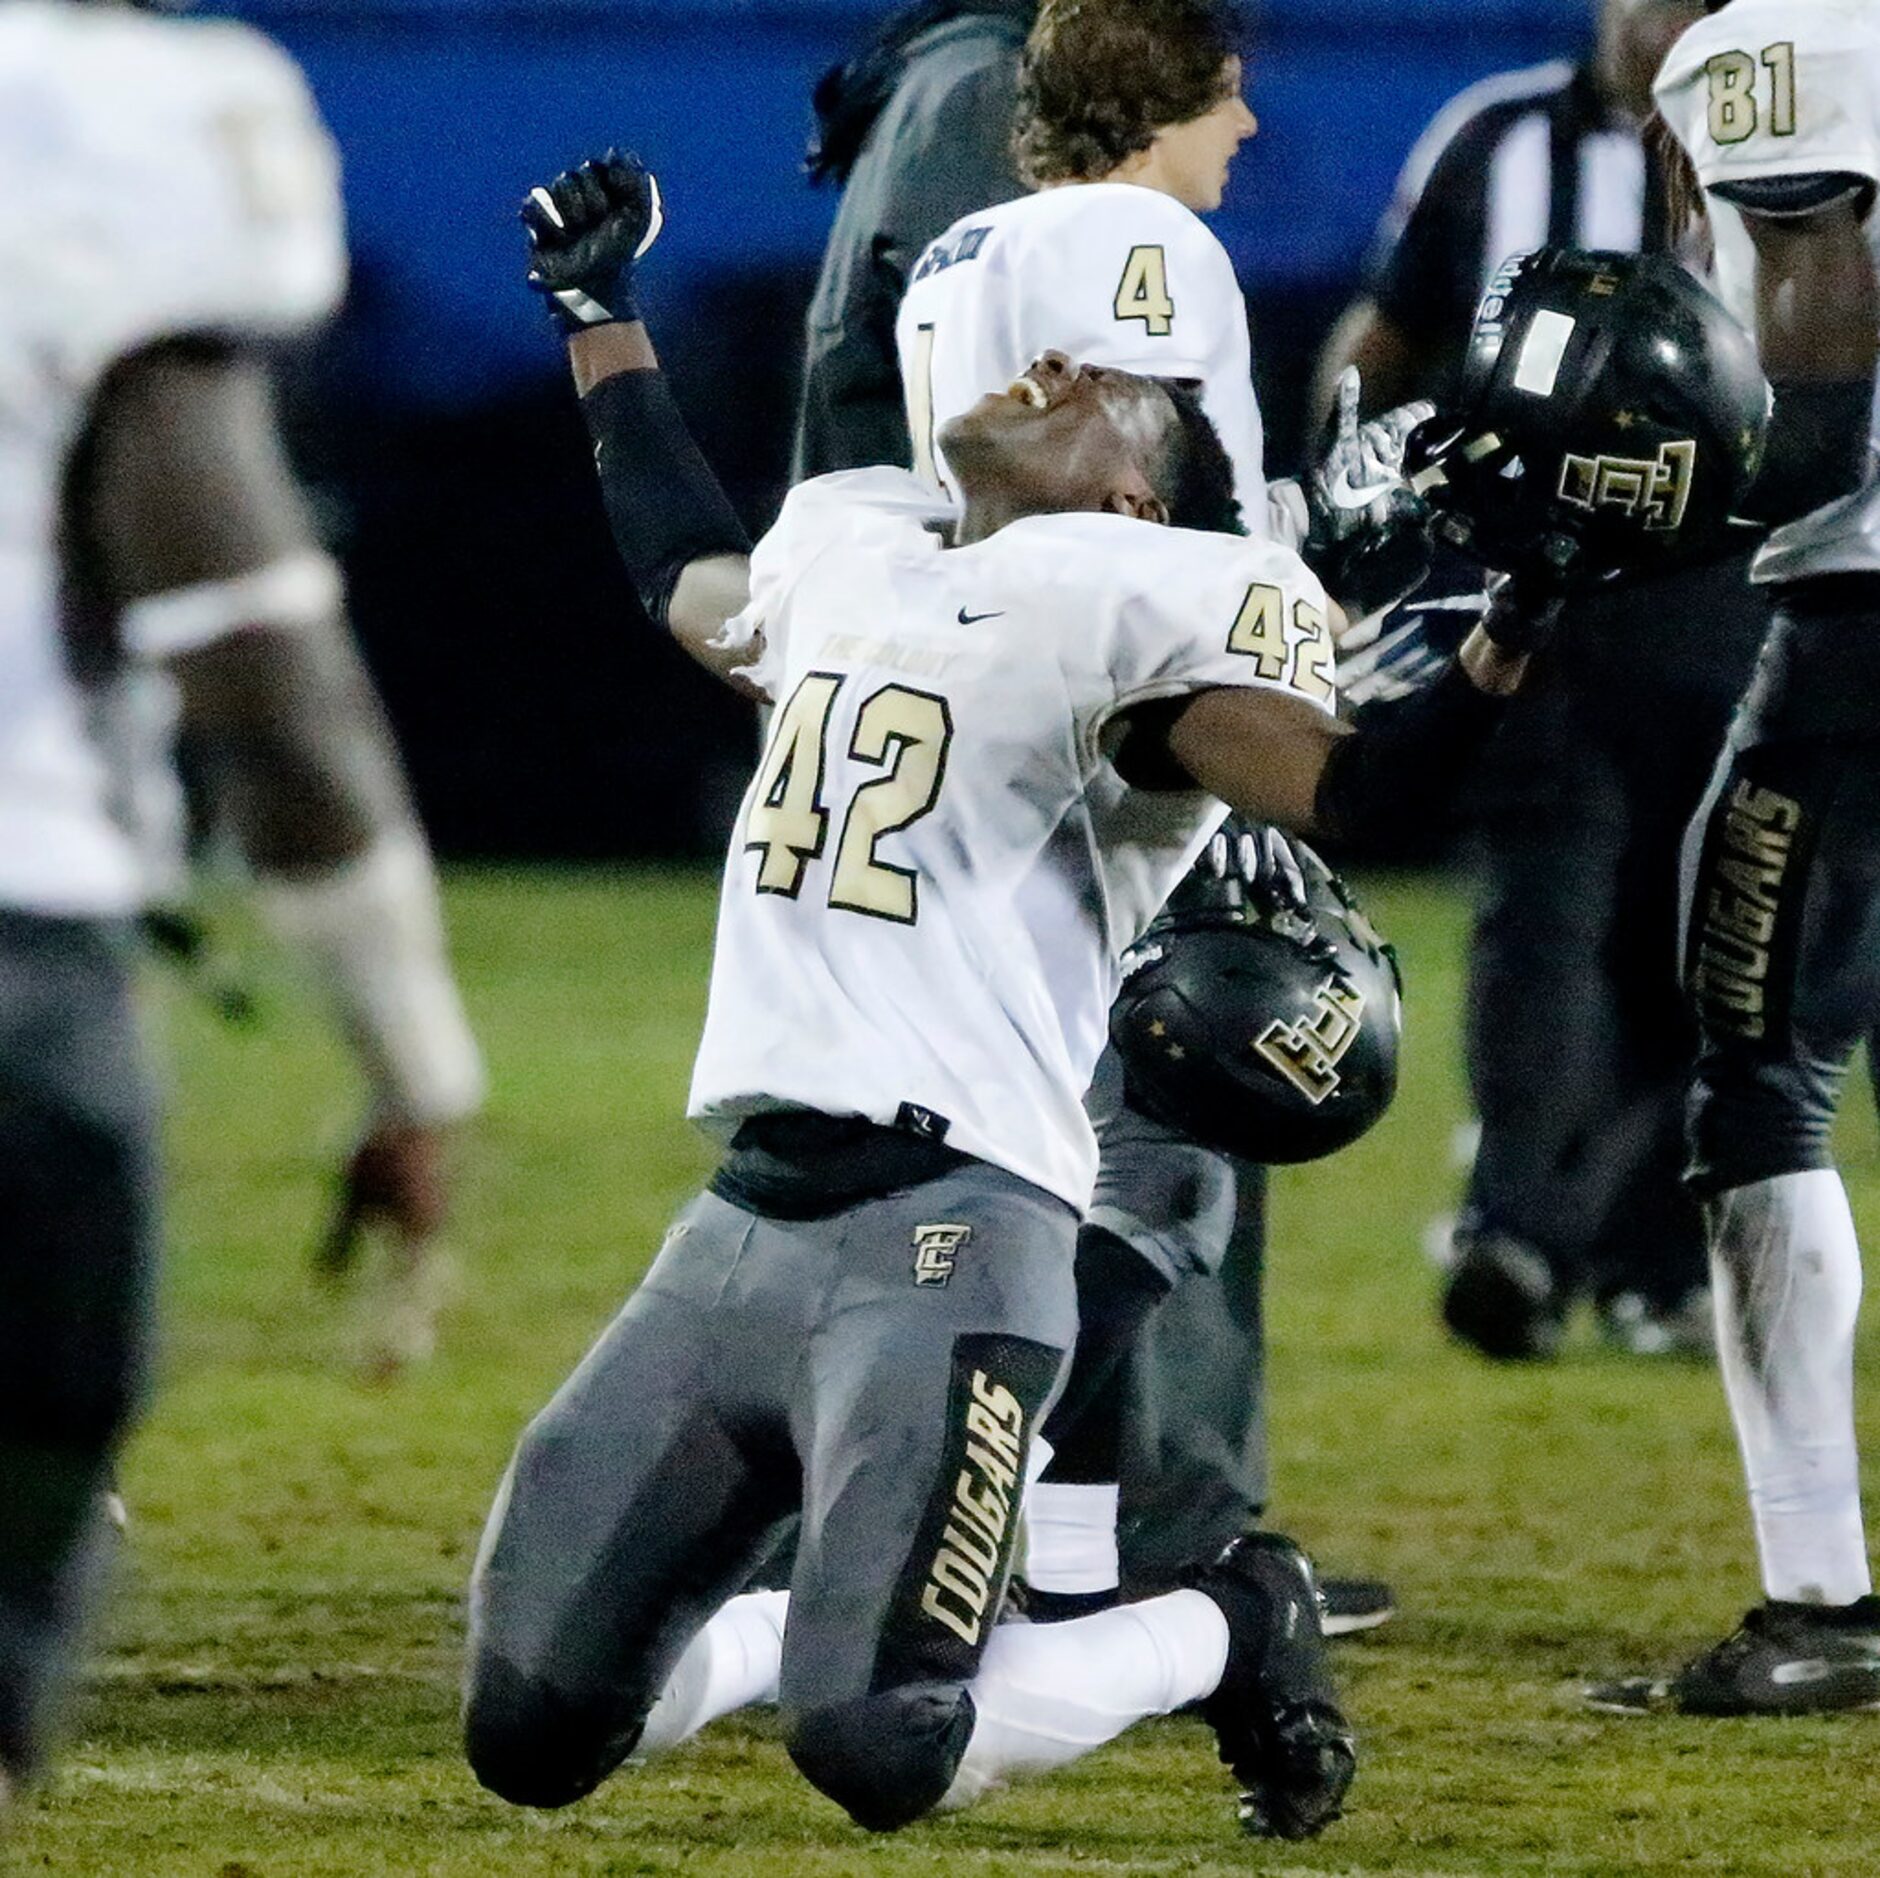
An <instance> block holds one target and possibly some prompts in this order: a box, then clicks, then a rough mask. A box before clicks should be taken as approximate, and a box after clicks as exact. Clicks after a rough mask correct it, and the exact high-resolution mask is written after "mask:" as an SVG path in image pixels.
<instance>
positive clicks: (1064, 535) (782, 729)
mask: <svg viewBox="0 0 1880 1878" xmlns="http://www.w3.org/2000/svg"><path fill="white" fill-rule="evenodd" d="M951 519H952V517H951V515H950V513H948V512H947V511H945V510H944V509H941V508H940V507H939V506H938V504H937V502H936V499H935V497H934V496H933V495H932V493H931V492H930V491H928V490H927V489H926V488H925V487H924V486H923V485H922V484H921V483H920V481H919V480H918V479H917V478H916V477H914V476H912V475H910V474H908V473H906V472H903V471H898V470H858V471H850V472H846V473H843V474H839V475H835V476H824V477H819V478H816V479H815V480H813V481H811V482H807V483H804V484H801V485H800V486H799V487H798V488H796V489H795V490H793V491H792V492H791V494H790V496H789V498H788V500H787V501H786V502H785V504H784V508H783V512H782V514H781V515H780V516H779V517H778V520H777V523H776V526H775V527H774V528H772V529H771V531H770V532H769V533H768V534H767V535H766V536H765V537H764V539H763V540H762V541H761V542H759V543H758V546H757V549H756V551H755V553H754V555H753V557H752V563H751V603H750V606H749V607H748V608H747V610H746V612H745V613H744V614H743V615H741V616H740V619H739V620H738V621H735V622H733V627H732V632H733V634H734V636H735V635H739V634H743V635H748V636H750V637H752V638H755V636H756V635H757V634H759V633H761V635H762V641H763V650H762V653H761V656H760V658H759V662H758V663H757V665H756V666H755V667H754V675H755V677H756V680H757V683H758V685H759V687H760V688H761V689H762V690H763V691H765V692H766V694H767V695H768V696H769V697H770V698H771V699H772V700H773V701H774V703H775V705H776V707H777V708H776V711H775V714H774V716H773V718H772V722H771V728H770V735H769V739H768V742H767V744H766V747H765V750H764V753H763V757H762V759H761V761H760V762H759V765H758V770H757V774H756V776H755V778H754V779H753V781H752V784H751V787H750V789H749V791H748V792H747V794H746V796H745V799H744V805H743V808H742V810H741V812H740V815H739V818H738V823H737V827H736V829H735V831H734V833H733V836H732V842H731V852H730V856H729V858H728V861H727V864H726V868H725V878H724V888H723V897H722V900H721V904H720V909H719V920H718V936H717V943H716V950H715V954H714V958H713V964H712V984H711V1001H710V1008H709V1012H708V1014H707V1018H706V1024H705V1035H704V1039H703V1042H702V1044H701V1046H700V1050H699V1056H698V1062H697V1067H696V1069H695V1071H694V1076H693V1084H692V1099H691V1113H692V1114H693V1116H694V1117H695V1118H697V1119H698V1120H700V1121H701V1122H703V1123H704V1124H705V1125H706V1126H707V1127H708V1128H711V1129H712V1130H713V1131H714V1132H718V1133H722V1134H729V1133H730V1132H731V1131H732V1130H733V1129H734V1128H735V1126H736V1124H737V1122H738V1121H739V1120H740V1119H741V1118H742V1117H744V1116H747V1115H750V1114H753V1113H756V1112H759V1111H762V1110H765V1109H772V1108H777V1107H806V1108H813V1109H818V1110H821V1111H823V1112H825V1113H828V1114H833V1115H861V1116H866V1117H868V1118H869V1119H870V1120H873V1121H876V1122H879V1123H881V1124H883V1125H887V1126H894V1125H900V1126H903V1127H914V1128H916V1129H918V1130H920V1131H922V1132H924V1133H928V1134H930V1135H933V1136H937V1137H940V1138H943V1139H944V1140H946V1142H947V1143H948V1144H949V1145H951V1146H953V1147H957V1148H959V1149H961V1150H963V1151H964V1152H966V1153H968V1154H971V1155H974V1156H976V1157H978V1158H979V1159H982V1160H985V1161H988V1162H991V1163H993V1164H994V1165H997V1166H1000V1167H1004V1168H1006V1169H1008V1170H1010V1171H1011V1172H1013V1173H1015V1174H1018V1175H1020V1176H1021V1177H1022V1178H1024V1179H1026V1180H1029V1181H1031V1182H1033V1183H1034V1184H1036V1185H1037V1186H1040V1187H1043V1188H1045V1189H1046V1190H1047V1191H1049V1192H1052V1193H1055V1194H1057V1195H1059V1196H1060V1197H1061V1198H1063V1199H1064V1200H1066V1201H1068V1202H1069V1203H1070V1204H1071V1205H1073V1206H1075V1207H1077V1208H1079V1209H1080V1210H1081V1209H1082V1208H1084V1207H1086V1206H1087V1205H1088V1203H1089V1200H1090V1192H1091V1186H1092V1183H1093V1181H1094V1179H1095V1174H1096V1158H1097V1157H1096V1143H1095V1139H1094V1137H1093V1136H1092V1134H1091V1130H1090V1125H1089V1122H1088V1121H1087V1120H1086V1118H1085V1115H1084V1110H1083V1104H1082V1097H1083V1093H1084V1090H1085V1088H1086V1087H1087V1086H1088V1084H1089V1081H1090V1077H1091V1073H1092V1071H1093V1069H1094V1068H1095V1065H1096V1060H1097V1056H1098V1053H1099V1051H1100V1050H1101V1048H1102V1045H1103V1041H1104V1037H1105V1034H1106V1023H1107V1015H1108V1012H1109V1007H1110V1004H1111V1002H1112V1000H1113V998H1114V995H1115V992H1116V989H1117V984H1118V966H1117V959H1118V955H1119V953H1120V952H1121V950H1122V948H1123V947H1124V946H1126V945H1127V944H1128V943H1129V942H1130V941H1131V940H1132V939H1134V938H1135V937H1136V935H1137V934H1138V933H1139V932H1140V931H1141V929H1142V928H1143V927H1144V926H1145V925H1146V924H1147V923H1148V921H1149V919H1150V918H1151V917H1152V916H1153V915H1154V913H1155V911H1156V909H1157V908H1158V907H1159V906H1160V905H1161V904H1162V902H1163V901H1164V900H1165V899H1166V898H1167V897H1168V894H1169V893H1170V891H1171V890H1172V889H1173V888H1174V886H1175V884H1176V883H1177V881H1178V880H1179V879H1180V878H1181V876H1182V874H1183V873H1184V872H1185V871H1186V869H1187V868H1188V866H1189V865H1190V864H1191V862H1192V861H1193V859H1194V857H1195V855H1196V854H1197V853H1198V852H1199V850H1200V847H1201V845H1202V843H1203V842H1204V841H1205V839H1206V837H1207V834H1208V832H1209V831H1210V830H1211V829H1212V828H1213V827H1214V826H1215V824H1216V823H1217V822H1218V820H1219V817H1220V808H1219V805H1218V804H1217V803H1216V802H1215V801H1214V800H1213V799H1212V798H1211V797H1209V796H1206V795H1203V794H1201V793H1200V792H1198V791H1191V790H1178V791H1168V792H1161V791H1143V790H1133V789H1130V788H1128V787H1126V786H1125V785H1124V783H1123V781H1122V779H1121V778H1120V776H1119V775H1118V774H1117V772H1116V770H1115V768H1114V767H1113V766H1112V764H1111V763H1110V761H1109V760H1108V756H1107V754H1106V752H1107V750H1108V748H1109V747H1110V744H1111V741H1112V738H1113V736H1114V734H1115V733H1116V732H1117V731H1119V730H1120V728H1121V726H1120V723H1119V719H1120V718H1121V717H1122V715H1123V714H1124V713H1126V712H1128V711H1129V710H1130V709H1131V708H1132V707H1133V706H1136V705H1140V704H1145V703H1148V702H1150V701H1152V700H1155V699H1159V698H1169V697H1179V696H1181V695H1183V694H1185V693H1189V692H1193V691H1197V690H1203V689H1209V688H1213V687H1218V686H1226V685H1232V686H1249V685H1251V686H1262V687H1269V688H1272V689H1276V690H1280V691H1284V692H1287V693H1290V694H1291V695H1292V696H1294V697H1295V698H1298V699H1301V700H1304V701H1305V702H1306V703H1307V704H1309V705H1310V706H1312V707H1314V708H1317V709H1319V710H1322V711H1325V712H1327V713H1328V714H1329V713H1330V712H1331V710H1332V708H1333V694H1332V679H1331V641H1330V638H1329V635H1328V633H1327V630H1326V600H1325V594H1324V590H1323V589H1322V588H1321V587H1320V585H1319V583H1318V582H1317V580H1316V579H1314V577H1313V576H1312V575H1311V574H1310V573H1309V572H1308V571H1307V569H1306V568H1305V566H1304V564H1303V563H1302V562H1301V561H1300V560H1299V558H1298V557H1297V556H1296V555H1295V554H1293V553H1292V552H1291V551H1290V550H1288V549H1286V548H1283V547H1280V546H1278V545H1276V544H1274V543H1269V542H1260V541H1252V540H1249V539H1247V538H1245V537H1243V536H1234V535H1213V534H1198V533H1194V532H1192V531H1188V530H1182V529H1174V528H1164V527H1159V526H1156V525H1155V524H1153V523H1149V522H1142V521H1135V520H1130V519H1127V518H1124V517H1121V516H1115V515H1097V514H1073V515H1053V516H1039V517H1032V518H1030V519H1027V520H1024V521H1018V522H1013V523H1010V524H1008V525H1007V526H1006V527H1005V528H1002V529H1000V530H999V531H998V532H997V533H996V534H994V535H992V536H990V537H988V538H987V539H986V540H984V541H980V542H977V543H974V544H973V545H971V546H968V547H961V548H951V547H947V546H945V545H944V542H943V538H942V536H941V534H940V533H938V532H936V530H937V528H939V527H942V526H944V524H945V523H946V522H947V521H950V520H951Z"/></svg>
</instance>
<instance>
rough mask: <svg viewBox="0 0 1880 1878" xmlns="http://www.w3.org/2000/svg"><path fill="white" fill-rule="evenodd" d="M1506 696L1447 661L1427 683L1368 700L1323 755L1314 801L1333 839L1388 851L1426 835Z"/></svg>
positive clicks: (1451, 799) (1492, 725) (1457, 786)
mask: <svg viewBox="0 0 1880 1878" xmlns="http://www.w3.org/2000/svg"><path fill="white" fill-rule="evenodd" d="M1506 702H1507V700H1506V699H1504V698H1499V697H1491V696H1490V695H1489V694H1488V693H1487V692H1484V691H1478V690H1477V689H1476V687H1475V685H1474V684H1473V683H1471V682H1470V679H1469V675H1468V673H1467V672H1465V671H1464V670H1463V669H1462V667H1461V666H1460V665H1451V666H1450V668H1449V669H1448V670H1447V671H1446V672H1444V674H1443V675H1442V677H1441V678H1439V679H1438V680H1437V681H1436V683H1435V684H1433V685H1430V686H1428V687H1427V688H1426V689H1424V690H1422V691H1415V692H1412V693H1411V694H1410V695H1409V696H1408V697H1404V698H1395V699H1391V700H1390V701H1388V702H1380V703H1377V704H1374V705H1372V706H1371V707H1370V708H1369V709H1368V710H1366V711H1365V713H1364V715H1363V717H1362V718H1361V720H1360V721H1359V726H1358V730H1357V733H1356V735H1354V736H1350V737H1343V738H1341V739H1340V740H1339V741H1338V742H1337V743H1335V744H1334V745H1333V746H1332V750H1331V754H1330V755H1329V756H1328V757H1327V758H1326V759H1325V771H1324V774H1323V775H1321V776H1320V778H1319V787H1318V794H1317V796H1316V798H1315V800H1314V804H1313V807H1314V811H1315V814H1316V818H1317V820H1318V824H1319V826H1320V827H1321V828H1322V829H1323V830H1324V832H1325V833H1326V834H1327V835H1328V836H1330V837H1332V838H1333V839H1334V840H1350V839H1352V838H1354V837H1356V836H1360V835H1361V836H1362V837H1363V838H1364V842H1365V845H1366V848H1367V850H1381V851H1382V852H1384V853H1386V854H1387V853H1388V852H1389V851H1390V850H1391V849H1392V848H1394V847H1395V846H1397V845H1398V844H1399V843H1400V842H1409V841H1412V840H1416V839H1419V838H1421V837H1423V836H1425V834H1426V833H1427V830H1428V827H1429V824H1430V823H1431V822H1432V821H1438V820H1441V819H1443V818H1444V817H1445V816H1446V815H1447V813H1448V811H1449V809H1450V807H1451V805H1452V804H1453V803H1454V801H1455V798H1456V795H1457V792H1458V791H1459V790H1460V789H1461V787H1462V784H1463V782H1464V781H1465V780H1466V779H1467V777H1468V775H1469V773H1470V771H1471V770H1473V769H1474V767H1475V762H1476V758H1477V757H1478V756H1479V754H1480V753H1481V750H1482V746H1483V745H1484V744H1485V743H1487V741H1488V738H1489V735H1490V733H1491V732H1492V731H1493V730H1494V728H1495V726H1496V725H1497V724H1498V723H1500V721H1501V713H1502V708H1503V706H1504V705H1505V703H1506ZM1424 845H1425V846H1427V843H1425V844H1424Z"/></svg>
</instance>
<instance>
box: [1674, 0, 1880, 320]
mask: <svg viewBox="0 0 1880 1878" xmlns="http://www.w3.org/2000/svg"><path fill="white" fill-rule="evenodd" d="M1654 95H1655V96H1656V98H1657V102H1658V108H1659V110H1660V112H1661V113H1662V114H1663V116H1664V120H1665V122H1666V124H1667V125H1669V126H1670V128H1671V130H1672V132H1673V134H1674V135H1675V136H1676V137H1677V139H1678V141H1679V143H1681V144H1682V145H1683V146H1684V149H1685V151H1686V153H1687V154H1688V155H1689V157H1690V159H1691V164H1692V167H1693V168H1694V169H1695V170H1696V172H1697V175H1698V179H1699V181H1701V182H1702V183H1703V185H1704V188H1705V190H1706V192H1707V193H1708V195H1709V205H1708V206H1709V214H1710V222H1711V228H1712V231H1713V233H1714V235H1715V238H1716V248H1717V288H1718V294H1719V297H1720V298H1721V299H1722V300H1723V303H1724V305H1725V306H1727V307H1728V308H1729V309H1730V311H1731V313H1732V314H1734V315H1735V316H1736V318H1737V319H1738V320H1739V321H1741V323H1742V324H1743V325H1744V326H1746V327H1748V328H1749V330H1750V331H1751V332H1754V331H1755V330H1756V262H1755V251H1754V249H1753V247H1752V246H1751V243H1750V239H1749V235H1748V233H1747V232H1746V230H1745V228H1744V226H1743V218H1742V215H1741V214H1740V213H1739V211H1738V210H1737V209H1736V208H1735V207H1734V206H1733V205H1732V204H1731V202H1730V201H1729V199H1728V195H1727V193H1725V194H1722V195H1719V194H1718V193H1717V192H1718V191H1725V192H1727V191H1728V190H1729V188H1730V186H1731V185H1732V184H1736V183H1767V182H1772V181H1775V180H1777V179H1780V178H1802V177H1817V176H1819V177H1835V178H1838V179H1843V180H1845V182H1846V183H1847V184H1848V185H1849V186H1854V185H1855V184H1856V183H1865V184H1867V185H1868V186H1869V187H1872V186H1873V185H1875V184H1880V6H1876V5H1874V4H1873V0H1732V3H1731V4H1730V5H1729V6H1726V7H1724V8H1723V9H1722V10H1721V11H1719V12H1717V13H1714V14H1712V15H1711V16H1710V17H1709V18H1708V19H1703V20H1699V21H1698V22H1697V23H1696V24H1695V25H1694V26H1692V27H1691V28H1690V29H1689V30H1688V31H1687V32H1685V33H1684V34H1683V36H1682V37H1681V38H1680V39H1679V40H1678V42H1677V44H1676V45H1675V46H1674V47H1673V48H1672V49H1671V53H1670V56H1669V57H1668V58H1667V59H1666V60H1665V63H1664V67H1663V69H1662V70H1661V71H1660V73H1659V75H1658V81H1657V84H1656V85H1655V87H1654ZM1867 238H1868V241H1869V243H1870V244H1871V245H1873V247H1874V249H1875V252H1876V254H1880V216H1876V215H1873V214H1870V215H1869V217H1868V222H1867Z"/></svg>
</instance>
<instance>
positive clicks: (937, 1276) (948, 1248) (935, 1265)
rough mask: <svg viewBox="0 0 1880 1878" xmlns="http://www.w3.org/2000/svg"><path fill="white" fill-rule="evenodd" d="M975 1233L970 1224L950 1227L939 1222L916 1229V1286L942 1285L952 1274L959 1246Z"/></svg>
mask: <svg viewBox="0 0 1880 1878" xmlns="http://www.w3.org/2000/svg"><path fill="white" fill-rule="evenodd" d="M972 1236H973V1229H972V1227H970V1226H949V1225H945V1224H942V1223H939V1222H936V1223H935V1224H934V1225H931V1226H916V1227H915V1228H914V1282H915V1284H917V1285H943V1284H945V1283H946V1281H947V1280H948V1279H949V1278H951V1277H952V1276H953V1260H954V1258H955V1256H956V1255H957V1254H958V1252H959V1249H960V1247H961V1246H963V1245H964V1244H965V1243H966V1242H967V1240H968V1239H970V1238H971V1237H972Z"/></svg>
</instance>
